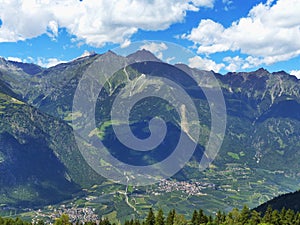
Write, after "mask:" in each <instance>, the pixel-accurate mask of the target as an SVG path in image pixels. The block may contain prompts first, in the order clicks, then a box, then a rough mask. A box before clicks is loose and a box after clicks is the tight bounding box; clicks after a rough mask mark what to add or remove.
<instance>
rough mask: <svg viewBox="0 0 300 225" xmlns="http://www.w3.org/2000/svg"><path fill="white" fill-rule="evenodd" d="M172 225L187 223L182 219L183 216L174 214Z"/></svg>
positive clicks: (184, 224)
mask: <svg viewBox="0 0 300 225" xmlns="http://www.w3.org/2000/svg"><path fill="white" fill-rule="evenodd" d="M173 224H174V225H186V224H187V221H186V219H185V217H184V215H182V214H175V217H174V223H173Z"/></svg>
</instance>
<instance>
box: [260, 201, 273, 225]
mask: <svg viewBox="0 0 300 225" xmlns="http://www.w3.org/2000/svg"><path fill="white" fill-rule="evenodd" d="M272 212H273V210H272V206H270V205H269V206H268V208H267V210H266V212H265V215H264V217H263V219H262V221H263V222H264V223H272Z"/></svg>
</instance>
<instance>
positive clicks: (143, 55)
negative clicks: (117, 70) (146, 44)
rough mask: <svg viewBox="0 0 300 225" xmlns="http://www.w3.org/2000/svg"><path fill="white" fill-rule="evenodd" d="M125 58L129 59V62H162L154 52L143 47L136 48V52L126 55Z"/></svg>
mask: <svg viewBox="0 0 300 225" xmlns="http://www.w3.org/2000/svg"><path fill="white" fill-rule="evenodd" d="M127 59H129V60H130V61H131V62H144V61H153V62H162V61H161V60H160V59H158V58H157V57H156V56H155V55H154V54H152V52H150V51H148V50H145V49H142V50H138V51H137V52H135V53H132V54H130V55H128V56H127Z"/></svg>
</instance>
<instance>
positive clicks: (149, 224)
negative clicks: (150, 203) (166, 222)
mask: <svg viewBox="0 0 300 225" xmlns="http://www.w3.org/2000/svg"><path fill="white" fill-rule="evenodd" d="M154 224H155V215H154V213H153V209H152V208H150V209H149V213H148V216H147V218H146V221H145V225H154Z"/></svg>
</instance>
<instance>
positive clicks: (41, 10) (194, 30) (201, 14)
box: [0, 0, 300, 77]
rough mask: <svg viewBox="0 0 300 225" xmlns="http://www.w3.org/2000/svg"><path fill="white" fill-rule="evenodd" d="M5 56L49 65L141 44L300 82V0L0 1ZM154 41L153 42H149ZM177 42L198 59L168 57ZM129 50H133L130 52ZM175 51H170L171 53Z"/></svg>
mask: <svg viewBox="0 0 300 225" xmlns="http://www.w3.org/2000/svg"><path fill="white" fill-rule="evenodd" d="M0 3H1V4H0V56H2V57H4V58H6V59H10V60H16V61H23V62H33V63H37V64H39V65H41V66H44V67H49V66H53V65H55V64H57V63H60V62H65V61H70V60H72V59H74V58H76V57H79V56H81V55H83V54H87V52H91V51H95V52H97V53H104V52H106V51H108V50H109V49H115V48H123V49H126V48H127V47H130V46H134V43H135V42H141V41H144V40H148V41H147V42H143V43H144V44H143V46H144V47H145V48H148V49H149V50H152V51H153V52H154V53H155V54H156V55H157V56H158V57H161V58H162V59H163V60H168V61H170V62H171V63H176V62H184V63H186V64H188V65H190V66H192V67H196V68H199V69H206V70H214V71H216V72H220V73H223V74H224V73H227V72H228V71H252V70H256V69H258V68H260V67H264V68H266V69H268V70H269V71H271V72H273V71H279V70H285V71H286V72H288V73H292V74H294V75H297V76H299V77H300V56H299V55H300V17H299V12H300V1H299V0H277V1H276V0H264V1H261V0H191V1H187V0H186V1H184V0H182V1H178V0H168V1H165V0H101V1H100V0H81V1H79V0H10V1H8V0H0ZM151 40H155V42H153V43H152V42H151ZM164 42H170V43H175V44H177V45H180V46H182V47H183V48H186V49H189V50H190V51H192V52H193V54H194V55H193V57H190V58H183V57H180V55H176V51H175V52H173V54H174V56H173V57H171V56H170V47H169V46H168V44H167V45H166V46H165V44H164ZM128 49H129V48H128ZM168 51H169V53H167V52H168Z"/></svg>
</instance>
